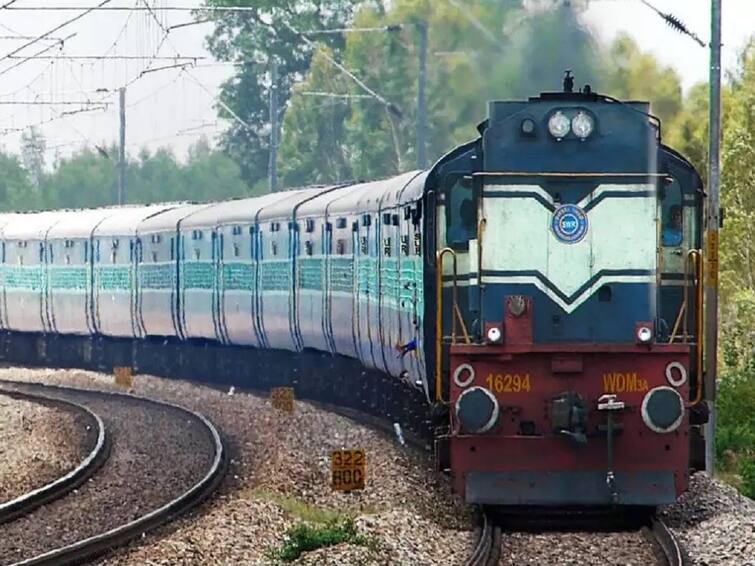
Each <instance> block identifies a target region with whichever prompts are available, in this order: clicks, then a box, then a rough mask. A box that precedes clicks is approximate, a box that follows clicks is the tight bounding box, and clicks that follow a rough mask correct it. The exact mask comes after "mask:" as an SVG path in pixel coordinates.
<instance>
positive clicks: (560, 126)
mask: <svg viewBox="0 0 755 566" xmlns="http://www.w3.org/2000/svg"><path fill="white" fill-rule="evenodd" d="M569 128H571V122H570V121H569V118H568V117H567V116H566V114H564V113H563V112H561V111H560V110H559V111H557V112H556V113H555V114H553V116H551V117H550V119H549V120H548V131H549V132H550V133H551V135H552V136H553V137H554V138H556V139H557V140H560V139H562V138H563V137H564V136H565V135H566V134H568V133H569Z"/></svg>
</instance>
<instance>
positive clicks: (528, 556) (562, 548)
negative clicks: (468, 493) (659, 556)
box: [500, 531, 655, 566]
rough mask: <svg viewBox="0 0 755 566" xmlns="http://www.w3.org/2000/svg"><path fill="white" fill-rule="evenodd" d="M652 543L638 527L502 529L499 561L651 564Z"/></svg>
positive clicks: (509, 564) (510, 564)
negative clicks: (532, 531)
mask: <svg viewBox="0 0 755 566" xmlns="http://www.w3.org/2000/svg"><path fill="white" fill-rule="evenodd" d="M654 563H655V556H654V554H653V546H652V545H651V543H650V541H649V539H648V538H646V537H645V535H643V533H642V532H641V531H630V532H616V533H610V532H606V533H587V532H574V533H543V534H530V533H504V534H503V540H502V544H501V560H500V564H501V565H506V566H513V565H516V564H527V565H532V566H535V565H537V566H540V565H544V564H548V565H556V564H564V565H567V564H580V565H590V566H592V565H594V566H606V565H609V564H610V565H615V566H641V565H643V566H644V565H647V564H654Z"/></svg>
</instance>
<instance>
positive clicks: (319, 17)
mask: <svg viewBox="0 0 755 566" xmlns="http://www.w3.org/2000/svg"><path fill="white" fill-rule="evenodd" d="M361 1H362V0H309V1H307V2H291V1H290V0H242V1H239V0H207V2H206V4H207V5H208V6H249V7H250V8H252V10H249V11H244V12H233V11H230V12H215V13H214V15H215V16H217V18H216V20H215V29H214V31H213V33H212V34H211V35H210V37H209V38H208V40H207V44H208V47H209V49H210V51H211V52H212V54H213V55H214V56H215V57H217V58H218V59H219V60H222V61H235V62H238V63H242V65H241V66H240V67H239V68H238V72H237V73H236V75H235V76H234V77H232V78H231V79H229V80H228V81H227V82H226V83H225V84H224V85H223V87H222V90H221V95H220V99H221V101H222V103H221V104H219V105H218V113H219V114H220V115H221V116H223V117H224V118H227V119H228V120H230V122H231V124H232V125H231V127H230V128H229V130H228V131H227V132H226V133H225V135H224V140H223V147H224V148H225V150H226V152H227V153H228V155H230V156H231V157H233V159H234V160H235V161H236V162H237V163H238V164H239V165H240V167H241V172H242V177H243V178H244V179H245V180H246V182H247V184H249V185H253V184H254V183H255V182H256V181H258V180H259V179H261V178H263V177H264V176H265V174H266V171H267V161H268V153H269V144H268V140H269V124H270V122H269V120H268V115H269V113H268V100H269V95H270V78H269V61H270V60H271V59H275V61H276V62H277V64H278V74H279V77H280V79H279V81H278V85H277V86H278V99H279V104H280V106H279V107H280V108H281V109H283V108H285V105H286V102H287V100H288V98H289V93H290V91H291V88H292V85H293V84H294V82H296V81H297V80H298V79H299V78H300V77H301V76H302V75H304V74H305V73H306V72H307V69H308V68H309V64H310V59H311V58H312V54H313V49H312V47H310V45H309V44H308V43H307V42H306V41H304V40H303V39H302V37H301V36H300V35H298V34H297V33H296V32H298V31H308V32H311V31H314V30H318V29H333V28H343V27H345V26H346V25H348V23H349V22H350V21H351V17H352V14H353V7H354V6H355V5H356V4H359V3H360V2H361ZM200 17H202V18H204V17H206V16H205V15H204V14H203V15H201V16H200ZM318 40H321V41H322V42H324V43H325V44H326V45H328V46H329V47H330V48H331V49H334V50H339V49H340V48H341V47H342V46H343V37H342V36H341V35H338V34H333V35H324V36H318ZM237 117H238V118H240V119H241V120H243V122H244V123H245V124H246V125H244V124H242V123H241V122H239V120H237V119H236V118H237Z"/></svg>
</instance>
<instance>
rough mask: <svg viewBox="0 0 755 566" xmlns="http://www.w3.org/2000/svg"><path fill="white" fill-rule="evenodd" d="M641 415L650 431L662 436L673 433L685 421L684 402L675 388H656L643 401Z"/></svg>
mask: <svg viewBox="0 0 755 566" xmlns="http://www.w3.org/2000/svg"><path fill="white" fill-rule="evenodd" d="M641 413H642V421H643V422H644V423H645V425H646V426H647V427H648V428H649V429H650V430H652V431H654V432H657V433H660V434H665V433H669V432H673V431H675V430H676V429H677V428H679V425H680V424H682V419H684V400H683V399H682V396H681V395H679V393H677V391H676V389H674V388H673V387H668V386H667V385H663V386H661V387H656V388H654V389H651V390H650V391H648V392H647V394H646V395H645V398H644V399H643V400H642V409H641Z"/></svg>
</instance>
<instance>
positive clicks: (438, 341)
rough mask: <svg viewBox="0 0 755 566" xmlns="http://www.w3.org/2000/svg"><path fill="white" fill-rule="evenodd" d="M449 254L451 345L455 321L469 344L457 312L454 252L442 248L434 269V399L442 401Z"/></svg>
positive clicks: (454, 341) (462, 322) (464, 327)
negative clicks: (445, 262)
mask: <svg viewBox="0 0 755 566" xmlns="http://www.w3.org/2000/svg"><path fill="white" fill-rule="evenodd" d="M446 254H451V258H452V259H453V279H452V281H453V293H452V297H453V307H452V311H451V343H452V344H456V320H457V319H458V321H459V323H460V324H461V331H462V333H463V334H464V340H465V341H466V343H467V344H470V343H471V340H470V339H469V333H468V332H467V327H466V324H464V317H462V316H461V311H460V310H459V289H458V285H457V264H456V252H455V251H454V250H453V249H451V248H448V247H446V248H443V249H442V250H439V251H438V252H437V254H436V262H435V263H436V267H435V399H436V400H437V401H442V400H443V399H442V394H441V393H442V390H441V386H442V383H443V379H442V371H441V369H442V368H441V366H442V363H443V355H442V353H443V349H442V345H443V258H444V257H445V256H446Z"/></svg>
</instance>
